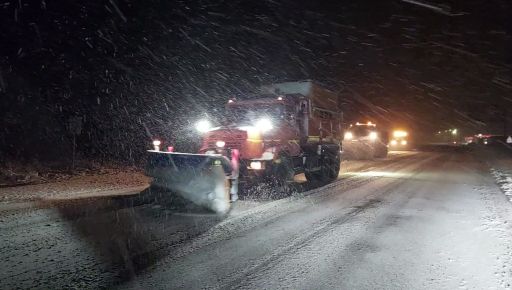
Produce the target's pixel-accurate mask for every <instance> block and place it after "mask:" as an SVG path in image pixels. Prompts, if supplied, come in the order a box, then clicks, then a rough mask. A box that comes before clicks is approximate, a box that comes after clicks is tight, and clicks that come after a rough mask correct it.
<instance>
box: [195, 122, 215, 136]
mask: <svg viewBox="0 0 512 290" xmlns="http://www.w3.org/2000/svg"><path fill="white" fill-rule="evenodd" d="M211 127H212V125H211V124H210V122H209V121H208V120H201V121H199V122H197V123H196V129H197V131H199V132H200V133H206V132H208V131H210V128H211Z"/></svg>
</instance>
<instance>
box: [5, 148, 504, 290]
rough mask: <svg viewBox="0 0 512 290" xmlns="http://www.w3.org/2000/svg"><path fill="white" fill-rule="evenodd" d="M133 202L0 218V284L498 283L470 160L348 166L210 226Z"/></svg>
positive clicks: (500, 268) (435, 158)
mask: <svg viewBox="0 0 512 290" xmlns="http://www.w3.org/2000/svg"><path fill="white" fill-rule="evenodd" d="M141 196H143V198H141V197H139V198H134V197H112V198H106V197H101V198H90V199H81V200H76V201H69V202H62V203H57V204H56V203H40V204H36V205H34V208H32V209H27V208H22V209H19V210H8V211H3V212H2V211H0V269H1V270H0V281H2V283H1V286H0V287H2V288H6V289H10V288H16V287H20V288H29V287H36V288H100V287H104V288H112V287H116V286H117V287H119V288H133V289H147V288H157V289H174V288H182V289H200V288H213V289H218V288H220V289H231V288H243V289H277V288H288V289H456V288H461V289H506V288H510V287H511V284H510V283H511V282H512V272H511V270H512V269H511V267H512V264H511V261H510V260H511V258H512V205H511V203H510V202H509V201H508V200H507V198H506V197H505V195H504V194H503V193H502V192H501V191H500V189H499V188H498V187H497V186H496V184H495V182H494V180H493V177H492V176H491V175H490V173H489V169H488V167H487V166H486V165H485V164H483V163H480V162H478V161H476V159H475V158H473V157H472V155H471V153H464V152H419V153H416V154H412V153H403V154H394V155H392V156H390V157H389V158H387V159H385V160H376V161H371V162H349V163H347V164H346V168H345V170H344V173H343V174H341V175H340V178H339V179H338V181H337V182H335V183H334V184H330V185H327V186H324V187H321V188H316V189H311V190H308V191H304V192H301V193H298V194H296V195H294V196H292V197H289V198H285V199H281V200H277V201H265V202H260V201H244V202H241V203H240V205H238V207H237V208H235V209H234V211H233V212H232V214H231V215H230V216H228V217H224V218H221V217H216V216H212V215H209V214H202V213H200V212H199V213H194V214H184V213H180V212H177V211H176V210H175V209H172V208H170V207H169V206H167V205H161V204H159V202H155V201H154V198H153V197H154V195H151V194H150V195H145V194H141ZM148 196H149V197H148Z"/></svg>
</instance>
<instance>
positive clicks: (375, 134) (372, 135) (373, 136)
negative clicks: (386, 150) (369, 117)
mask: <svg viewBox="0 0 512 290" xmlns="http://www.w3.org/2000/svg"><path fill="white" fill-rule="evenodd" d="M368 137H370V140H372V141H375V140H377V137H378V135H377V132H370V134H369V135H368Z"/></svg>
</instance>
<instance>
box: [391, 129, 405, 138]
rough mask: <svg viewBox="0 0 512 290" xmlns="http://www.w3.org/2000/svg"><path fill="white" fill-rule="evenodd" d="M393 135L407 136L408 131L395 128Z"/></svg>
mask: <svg viewBox="0 0 512 290" xmlns="http://www.w3.org/2000/svg"><path fill="white" fill-rule="evenodd" d="M393 137H395V138H403V137H407V132H406V131H402V130H395V131H393Z"/></svg>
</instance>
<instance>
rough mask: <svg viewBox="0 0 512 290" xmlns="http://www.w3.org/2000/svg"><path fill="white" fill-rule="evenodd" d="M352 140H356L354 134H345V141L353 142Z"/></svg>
mask: <svg viewBox="0 0 512 290" xmlns="http://www.w3.org/2000/svg"><path fill="white" fill-rule="evenodd" d="M352 138H354V135H352V132H346V133H345V138H344V139H345V140H351V139H352Z"/></svg>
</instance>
